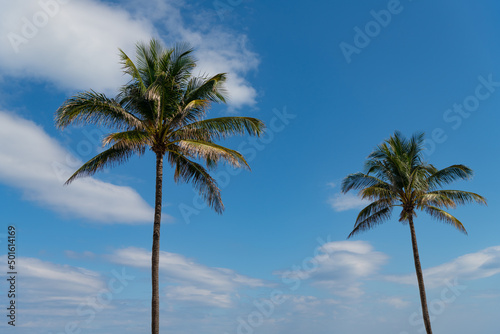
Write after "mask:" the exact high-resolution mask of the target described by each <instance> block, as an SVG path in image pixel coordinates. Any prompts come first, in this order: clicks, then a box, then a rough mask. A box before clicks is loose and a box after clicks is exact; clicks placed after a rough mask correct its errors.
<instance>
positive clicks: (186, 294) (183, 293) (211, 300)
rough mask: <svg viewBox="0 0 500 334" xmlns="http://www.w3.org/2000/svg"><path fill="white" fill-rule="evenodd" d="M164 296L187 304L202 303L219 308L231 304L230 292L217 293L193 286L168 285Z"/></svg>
mask: <svg viewBox="0 0 500 334" xmlns="http://www.w3.org/2000/svg"><path fill="white" fill-rule="evenodd" d="M166 297H167V300H169V301H172V300H175V301H180V302H186V303H188V304H191V303H194V304H204V305H209V306H214V307H220V308H229V307H231V306H233V302H232V300H231V295H230V294H227V293H217V292H214V291H211V290H209V289H200V288H197V287H195V286H174V287H168V288H167V293H166Z"/></svg>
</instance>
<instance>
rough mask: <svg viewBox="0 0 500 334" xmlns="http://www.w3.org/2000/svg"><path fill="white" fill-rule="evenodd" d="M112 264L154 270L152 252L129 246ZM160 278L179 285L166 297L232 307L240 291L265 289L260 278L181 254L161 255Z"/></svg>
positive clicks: (122, 250)
mask: <svg viewBox="0 0 500 334" xmlns="http://www.w3.org/2000/svg"><path fill="white" fill-rule="evenodd" d="M108 259H109V260H110V261H111V262H114V263H118V264H122V265H129V266H132V267H137V268H150V267H151V252H149V251H147V250H145V249H141V248H136V247H128V248H123V249H119V250H116V251H115V252H114V253H113V254H111V255H109V256H108ZM160 271H161V275H160V276H161V277H162V278H163V279H165V281H166V282H169V283H175V284H178V285H177V286H174V287H168V288H167V295H168V296H170V297H172V298H175V299H176V300H182V301H190V302H195V303H203V304H206V305H212V306H218V307H230V306H231V305H232V298H234V297H235V294H236V292H237V289H238V288H242V287H250V288H256V287H263V286H265V285H266V284H265V283H264V282H263V281H262V280H259V279H255V278H251V277H247V276H243V275H240V274H238V273H236V272H235V271H234V270H231V269H226V268H213V267H207V266H205V265H202V264H199V263H196V262H195V261H193V260H190V259H188V258H186V257H184V256H182V255H180V254H175V253H169V252H164V251H161V252H160Z"/></svg>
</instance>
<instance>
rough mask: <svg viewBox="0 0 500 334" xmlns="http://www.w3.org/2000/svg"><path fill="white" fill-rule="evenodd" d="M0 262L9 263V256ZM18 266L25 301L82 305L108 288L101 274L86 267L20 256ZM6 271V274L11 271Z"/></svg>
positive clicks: (2, 258)
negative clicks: (88, 298) (90, 297)
mask: <svg viewBox="0 0 500 334" xmlns="http://www.w3.org/2000/svg"><path fill="white" fill-rule="evenodd" d="M0 259H1V262H2V264H5V263H7V256H5V255H4V256H2V257H0ZM16 264H17V268H16V269H17V272H18V275H17V277H18V278H19V279H20V280H22V283H21V285H19V284H18V286H19V287H20V288H21V289H22V296H23V302H29V303H40V302H44V301H50V302H63V303H65V304H72V305H78V304H80V303H83V302H85V300H86V299H87V297H89V296H90V295H93V294H97V293H98V292H99V291H100V290H101V289H104V288H105V287H106V285H105V284H104V282H103V280H102V277H101V276H100V275H99V274H98V273H96V272H94V271H91V270H87V269H84V268H77V267H72V266H68V265H58V264H54V263H51V262H46V261H41V260H39V259H36V258H28V257H19V258H18V259H17V261H16ZM2 267H4V266H2ZM6 269H7V268H5V270H2V271H3V272H7V270H6Z"/></svg>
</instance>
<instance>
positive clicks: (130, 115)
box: [55, 39, 265, 334]
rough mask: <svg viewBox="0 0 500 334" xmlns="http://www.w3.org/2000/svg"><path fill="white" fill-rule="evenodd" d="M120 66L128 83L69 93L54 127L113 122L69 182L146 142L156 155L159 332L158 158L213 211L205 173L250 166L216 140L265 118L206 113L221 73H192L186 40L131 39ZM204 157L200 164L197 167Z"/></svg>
mask: <svg viewBox="0 0 500 334" xmlns="http://www.w3.org/2000/svg"><path fill="white" fill-rule="evenodd" d="M120 53H121V64H122V66H123V71H124V73H125V74H127V75H129V76H130V77H131V78H130V81H129V82H128V83H127V84H125V85H124V86H122V87H121V89H120V92H119V94H118V95H117V96H116V97H115V98H108V97H106V96H105V95H104V94H100V93H97V92H95V91H93V90H90V91H85V92H81V93H78V94H76V95H74V96H73V97H71V98H69V99H68V100H66V101H65V102H64V103H63V105H62V106H61V107H60V108H59V109H58V110H57V112H56V116H55V123H56V125H57V127H59V128H65V127H67V126H68V125H71V124H94V125H98V126H107V127H113V128H116V130H117V132H114V133H111V134H109V135H107V136H106V137H105V138H104V139H103V145H104V146H107V149H106V150H105V151H103V152H102V153H100V154H98V155H96V156H95V157H94V158H92V159H90V160H89V161H88V162H86V163H85V164H84V165H83V166H81V167H80V168H79V169H78V170H77V171H76V172H75V173H74V174H73V175H72V176H71V177H70V178H69V179H68V180H67V181H66V184H69V183H71V182H72V181H73V180H75V179H76V178H79V177H82V176H88V175H93V174H94V173H96V172H97V171H100V170H102V169H104V168H106V167H111V166H114V165H116V164H120V163H123V162H125V161H127V160H128V159H129V158H130V157H131V156H132V155H134V154H137V155H142V154H144V153H145V151H146V149H147V148H149V149H151V151H153V153H154V154H155V155H156V197H155V214H154V225H153V247H152V256H151V260H152V264H151V279H152V298H151V314H152V315H151V330H152V334H158V333H159V276H158V269H159V256H160V223H161V207H162V180H163V160H164V157H166V159H167V161H168V163H169V164H170V165H171V166H172V167H173V168H174V180H175V181H176V182H178V181H183V182H191V183H192V184H193V185H194V187H195V188H196V189H197V190H198V192H199V194H200V195H201V196H202V198H204V199H205V201H206V202H207V203H208V205H209V206H211V207H212V208H213V209H214V210H215V211H216V212H218V213H222V211H223V210H224V206H223V203H222V200H221V195H220V190H219V188H218V186H217V183H216V181H215V179H214V178H212V177H211V176H210V174H209V171H210V170H213V169H214V168H215V167H217V165H218V164H219V163H221V162H223V163H228V164H230V165H232V166H234V167H246V168H249V166H248V164H247V162H246V161H245V158H244V157H243V156H242V155H241V154H240V153H239V152H237V151H235V150H232V149H229V148H226V147H224V146H221V145H219V144H217V143H216V142H217V141H218V140H221V139H224V138H226V137H228V136H232V135H243V134H248V135H252V136H260V135H261V134H262V132H263V130H264V128H265V126H264V123H263V122H262V121H260V120H258V119H255V118H249V117H220V118H211V119H205V115H206V112H207V109H208V108H209V107H210V105H211V103H212V102H215V103H224V102H225V101H226V95H227V93H226V91H225V89H224V85H223V84H224V82H225V80H226V75H225V74H224V73H219V74H217V75H215V76H212V77H195V76H193V75H192V71H193V69H194V68H195V66H196V61H195V59H194V58H193V57H192V55H191V53H192V49H191V48H190V47H189V46H188V45H187V44H179V45H176V46H175V47H174V48H171V49H164V48H163V47H162V46H161V44H160V42H159V41H157V40H154V39H153V40H151V41H150V42H149V44H144V43H138V44H137V60H136V63H134V62H133V61H132V60H131V59H130V58H129V57H128V56H127V55H126V54H125V52H123V51H122V50H120ZM203 163H204V165H203Z"/></svg>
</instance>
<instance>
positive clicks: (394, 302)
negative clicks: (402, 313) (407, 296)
mask: <svg viewBox="0 0 500 334" xmlns="http://www.w3.org/2000/svg"><path fill="white" fill-rule="evenodd" d="M380 301H381V302H382V303H385V304H389V305H391V306H393V307H395V308H397V309H401V308H405V307H408V306H409V305H410V304H411V303H410V302H409V301H406V300H403V299H401V298H399V297H387V298H384V299H381V300H380Z"/></svg>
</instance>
